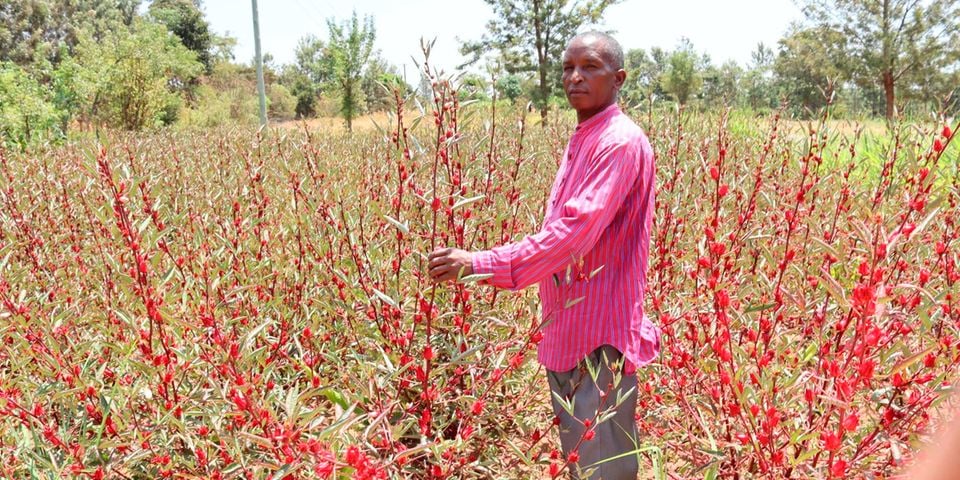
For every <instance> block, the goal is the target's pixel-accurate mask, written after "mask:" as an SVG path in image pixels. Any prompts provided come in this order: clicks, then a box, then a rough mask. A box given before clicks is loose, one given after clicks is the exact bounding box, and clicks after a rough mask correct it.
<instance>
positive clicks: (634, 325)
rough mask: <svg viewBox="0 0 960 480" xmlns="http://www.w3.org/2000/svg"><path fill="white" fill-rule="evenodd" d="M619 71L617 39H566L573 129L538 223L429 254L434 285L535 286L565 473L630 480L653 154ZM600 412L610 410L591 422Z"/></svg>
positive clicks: (652, 337) (653, 337) (644, 353)
mask: <svg viewBox="0 0 960 480" xmlns="http://www.w3.org/2000/svg"><path fill="white" fill-rule="evenodd" d="M626 75H627V74H626V72H625V71H624V69H623V50H622V48H621V47H620V45H619V43H617V41H616V40H615V39H613V38H612V37H610V36H609V35H607V34H604V33H598V32H589V33H584V34H580V35H577V36H576V37H574V38H573V39H572V40H571V41H570V43H569V44H567V48H566V50H565V51H564V54H563V87H564V90H565V91H566V94H567V100H568V101H569V102H570V105H571V106H572V107H573V108H574V109H575V110H576V111H577V120H578V125H577V127H576V130H575V131H574V133H573V136H572V137H571V138H570V141H569V143H568V145H567V149H566V152H565V153H564V157H563V162H562V163H561V165H560V169H559V173H558V174H557V178H556V180H555V181H554V184H553V189H552V191H551V193H550V200H549V203H548V205H547V210H546V218H545V221H544V225H543V228H542V229H541V230H540V232H539V233H537V234H534V235H530V236H527V237H525V238H524V239H522V240H520V241H518V242H516V243H511V244H508V245H503V246H500V247H497V248H494V249H492V250H488V251H480V252H467V251H463V250H457V249H451V248H443V249H438V250H436V251H434V252H432V253H431V254H430V262H429V268H430V272H429V273H430V276H431V278H432V279H433V280H435V281H446V280H455V279H456V278H457V276H458V275H461V276H465V275H470V274H491V275H492V276H491V277H489V278H488V279H487V280H486V282H487V283H488V284H490V285H493V286H496V287H500V288H507V289H511V290H517V289H521V288H524V287H526V286H528V285H531V284H533V283H539V287H540V290H539V293H540V299H541V302H542V312H543V324H542V325H543V326H542V328H543V334H544V336H543V340H542V341H541V342H540V344H539V346H538V360H539V361H540V363H542V364H543V365H544V366H545V367H546V369H547V380H548V383H549V385H550V389H551V391H552V392H553V395H551V397H552V398H553V409H554V412H555V413H556V415H557V417H558V419H559V421H560V443H561V446H562V448H563V452H564V457H565V459H567V460H568V461H569V466H570V473H571V476H572V477H573V478H588V477H589V478H600V479H603V480H619V479H635V478H636V477H637V474H638V468H639V467H638V461H637V455H636V453H635V451H636V449H637V442H638V440H637V429H636V422H635V418H634V416H635V411H636V402H637V389H636V386H637V379H636V369H637V367H638V366H642V365H645V364H647V363H649V362H651V361H652V360H653V359H654V358H655V357H656V356H657V354H658V353H659V350H660V343H659V330H658V329H657V327H655V326H654V325H653V324H652V323H651V322H650V320H649V319H648V318H647V317H646V315H645V314H644V308H643V300H644V292H645V290H646V285H647V281H646V272H647V257H648V251H649V244H650V228H651V223H652V219H653V208H654V201H653V199H654V165H653V159H654V155H653V150H652V149H651V147H650V144H649V142H648V141H647V138H646V136H645V135H644V133H643V131H642V130H641V129H640V127H638V126H637V125H636V124H635V123H634V122H633V121H631V120H630V119H629V118H628V117H627V116H626V115H624V114H623V113H622V112H621V111H620V109H619V107H618V106H617V94H618V92H619V91H620V88H621V87H622V86H623V82H624V80H625V79H626ZM568 269H570V271H571V274H570V275H568V273H567V272H568ZM618 399H619V400H620V401H619V402H618ZM606 412H615V413H614V414H613V415H612V417H609V418H607V419H605V420H604V421H602V422H599V423H598V420H600V417H601V416H602V415H603V414H604V413H606ZM571 414H572V415H571Z"/></svg>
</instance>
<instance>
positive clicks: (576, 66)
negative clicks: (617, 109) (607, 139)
mask: <svg viewBox="0 0 960 480" xmlns="http://www.w3.org/2000/svg"><path fill="white" fill-rule="evenodd" d="M604 47H605V44H604V41H603V40H602V39H600V38H596V37H590V36H587V37H580V38H577V39H575V40H574V41H572V42H570V45H569V46H567V49H566V50H565V51H564V52H563V77H562V79H563V89H564V91H565V92H566V93H567V100H568V101H569V102H570V106H572V107H573V108H574V110H576V111H577V116H578V117H579V120H580V121H583V120H586V119H587V118H590V117H591V116H593V115H594V114H596V113H598V112H600V111H601V110H603V109H604V108H606V107H607V106H609V105H610V104H612V103H613V102H614V101H615V100H616V98H617V92H618V91H619V90H620V87H621V86H622V85H623V81H624V79H626V76H627V74H626V72H624V71H623V70H622V69H617V66H616V65H613V62H612V59H611V58H610V55H607V54H606V52H605V48H604Z"/></svg>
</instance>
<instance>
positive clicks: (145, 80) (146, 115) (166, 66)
mask: <svg viewBox="0 0 960 480" xmlns="http://www.w3.org/2000/svg"><path fill="white" fill-rule="evenodd" d="M78 60H79V63H80V64H81V65H82V66H83V67H82V69H81V71H80V79H79V81H80V84H81V88H80V90H81V91H82V92H83V94H82V96H83V98H84V100H83V101H84V104H85V106H86V111H87V113H88V114H89V115H90V116H91V117H92V118H94V119H96V120H99V121H101V122H103V123H104V124H106V125H109V126H113V127H118V128H124V129H127V130H141V129H143V128H147V127H152V126H156V125H159V124H161V123H163V119H164V116H163V113H164V112H165V111H168V110H167V107H168V106H170V105H171V104H177V103H178V102H179V97H178V94H179V92H180V91H181V90H182V89H183V88H184V87H185V85H186V83H187V82H189V81H190V80H191V79H193V78H195V77H196V76H197V75H199V74H200V73H201V71H202V68H203V67H202V65H201V64H200V63H199V62H198V61H197V60H196V55H195V54H194V53H193V52H192V51H190V50H188V49H187V48H186V47H184V46H183V45H182V44H181V43H180V41H179V39H177V37H175V36H172V35H170V34H169V32H167V30H166V28H164V27H163V26H162V25H157V24H152V23H149V22H145V21H142V20H138V21H137V22H136V23H135V24H134V28H133V29H132V30H131V31H129V32H128V31H117V32H114V33H112V34H110V35H108V36H107V37H106V38H104V39H103V41H99V42H98V41H95V40H93V39H92V38H88V39H85V40H84V41H81V43H80V45H79V47H78Z"/></svg>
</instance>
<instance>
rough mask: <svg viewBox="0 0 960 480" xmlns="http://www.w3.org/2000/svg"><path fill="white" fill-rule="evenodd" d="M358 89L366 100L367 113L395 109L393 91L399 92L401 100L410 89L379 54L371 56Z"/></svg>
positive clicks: (394, 68)
mask: <svg viewBox="0 0 960 480" xmlns="http://www.w3.org/2000/svg"><path fill="white" fill-rule="evenodd" d="M360 89H361V90H362V91H363V96H364V98H365V100H366V106H367V111H371V112H382V111H384V110H392V109H395V108H396V105H397V104H396V101H395V99H394V97H393V91H394V89H397V90H399V91H400V95H401V98H402V97H403V96H405V95H406V94H407V93H408V92H409V90H410V87H409V86H408V85H407V84H406V83H405V82H404V81H403V79H402V78H400V75H399V74H397V69H396V67H394V66H393V65H391V64H390V62H388V61H387V60H386V59H385V58H383V57H382V56H381V55H380V54H379V53H374V54H371V56H370V60H369V61H368V62H367V68H366V72H364V74H363V80H362V81H361V85H360Z"/></svg>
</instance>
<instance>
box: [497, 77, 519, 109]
mask: <svg viewBox="0 0 960 480" xmlns="http://www.w3.org/2000/svg"><path fill="white" fill-rule="evenodd" d="M494 88H495V89H496V90H497V95H499V96H500V97H501V98H507V99H508V100H510V103H512V104H516V103H517V99H518V98H520V96H521V95H523V77H521V76H520V75H516V74H513V73H510V74H507V75H504V76H502V77H500V78H498V79H497V82H496V83H495V84H494Z"/></svg>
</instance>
